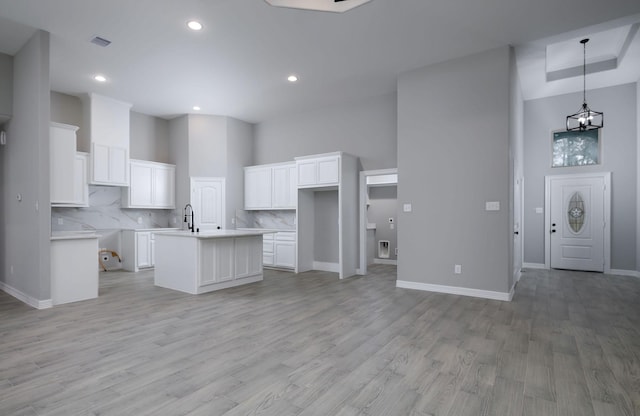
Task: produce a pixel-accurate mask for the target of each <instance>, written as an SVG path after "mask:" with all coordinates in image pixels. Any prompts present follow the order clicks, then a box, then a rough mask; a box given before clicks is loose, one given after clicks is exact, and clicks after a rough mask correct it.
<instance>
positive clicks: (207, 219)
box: [191, 178, 225, 230]
mask: <svg viewBox="0 0 640 416" xmlns="http://www.w3.org/2000/svg"><path fill="white" fill-rule="evenodd" d="M224 192H225V191H224V178H191V206H192V207H193V213H194V219H195V226H196V228H199V229H200V230H216V229H219V228H224V224H225V212H224V195H225V193H224Z"/></svg>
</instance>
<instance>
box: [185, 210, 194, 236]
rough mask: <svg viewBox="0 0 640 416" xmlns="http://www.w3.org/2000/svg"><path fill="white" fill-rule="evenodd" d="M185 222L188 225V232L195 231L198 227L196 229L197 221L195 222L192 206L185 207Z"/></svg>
mask: <svg viewBox="0 0 640 416" xmlns="http://www.w3.org/2000/svg"><path fill="white" fill-rule="evenodd" d="M184 222H186V223H187V229H188V230H191V232H194V231H195V229H196V227H195V221H194V214H193V207H192V206H191V204H187V205H185V206H184Z"/></svg>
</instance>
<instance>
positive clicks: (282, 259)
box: [262, 231, 296, 269]
mask: <svg viewBox="0 0 640 416" xmlns="http://www.w3.org/2000/svg"><path fill="white" fill-rule="evenodd" d="M262 262H263V265H264V266H266V267H277V268H286V269H295V267H296V233H295V231H278V232H277V233H274V234H265V235H264V236H263V240H262Z"/></svg>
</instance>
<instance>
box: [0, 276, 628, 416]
mask: <svg viewBox="0 0 640 416" xmlns="http://www.w3.org/2000/svg"><path fill="white" fill-rule="evenodd" d="M152 276H153V275H152V272H143V273H137V274H133V273H119V272H107V273H103V274H101V277H100V279H101V282H100V297H99V298H98V299H97V300H92V301H85V302H78V303H75V304H69V305H62V306H58V307H55V308H53V309H49V310H43V311H37V310H34V309H31V308H29V307H28V306H25V305H23V304H22V303H20V302H19V301H17V300H15V299H13V298H12V297H10V296H8V295H6V294H4V293H2V292H0V337H1V338H0V415H13V416H24V415H64V416H73V415H118V416H123V415H136V416H143V415H156V416H157V415H171V416H174V415H189V416H196V415H206V416H213V415H225V416H234V415H274V416H275V415H277V416H287V415H314V416H325V415H340V416H351V415H393V416H402V415H412V416H425V415H451V416H459V415H474V416H477V415H509V416H512V415H580V416H589V415H607V416H611V415H640V279H635V278H630V277H619V276H615V277H614V276H606V275H600V274H589V273H575V272H559V271H554V272H548V271H538V270H528V271H526V272H525V273H524V274H523V277H522V279H521V281H520V283H519V284H518V287H517V290H516V295H515V298H514V300H513V302H511V303H508V302H499V301H489V300H483V299H476V298H470V297H462V296H453V295H444V294H435V293H427V292H419V291H412V290H406V289H397V288H395V268H394V267H393V266H374V267H372V268H371V274H370V275H369V276H367V277H357V278H352V279H349V280H346V281H339V280H337V278H336V277H335V276H336V275H334V274H331V273H322V272H308V273H303V274H300V275H293V274H292V273H283V272H275V271H267V272H266V277H265V280H264V281H263V282H260V283H256V284H252V285H248V286H244V287H238V288H233V289H229V290H225V291H221V292H215V293H210V294H204V295H198V296H194V295H186V294H182V293H179V292H174V291H170V290H166V289H161V288H156V287H154V286H153V279H152Z"/></svg>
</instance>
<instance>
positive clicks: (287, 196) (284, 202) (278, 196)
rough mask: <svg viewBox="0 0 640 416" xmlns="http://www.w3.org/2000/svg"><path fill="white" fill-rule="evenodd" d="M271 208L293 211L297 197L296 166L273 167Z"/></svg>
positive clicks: (290, 164)
mask: <svg viewBox="0 0 640 416" xmlns="http://www.w3.org/2000/svg"><path fill="white" fill-rule="evenodd" d="M272 169H273V176H272V177H273V186H272V194H273V200H272V202H273V203H272V208H274V209H295V208H296V201H297V199H298V198H297V197H298V182H297V181H296V177H297V175H296V164H295V163H287V164H283V165H279V166H273V168H272Z"/></svg>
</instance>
